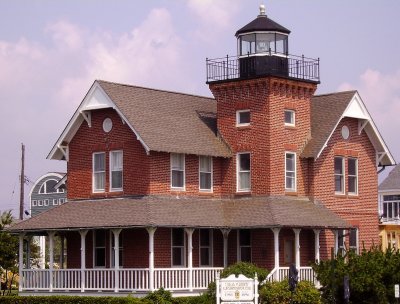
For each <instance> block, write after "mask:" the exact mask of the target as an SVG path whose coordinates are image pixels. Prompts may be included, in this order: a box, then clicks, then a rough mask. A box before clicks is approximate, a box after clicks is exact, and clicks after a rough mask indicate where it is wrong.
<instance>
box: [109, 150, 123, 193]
mask: <svg viewBox="0 0 400 304" xmlns="http://www.w3.org/2000/svg"><path fill="white" fill-rule="evenodd" d="M114 153H121V155H122V156H121V157H122V167H121V170H113V169H112V167H111V166H112V163H113V157H114V156H113V154H114ZM109 156H110V157H109V159H110V164H109V165H110V172H109V175H110V192H117V191H123V189H124V152H123V151H122V150H113V151H110V155H109ZM119 171H121V186H122V187H120V188H113V187H112V181H113V179H112V173H113V172H119Z"/></svg>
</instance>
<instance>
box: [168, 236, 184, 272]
mask: <svg viewBox="0 0 400 304" xmlns="http://www.w3.org/2000/svg"><path fill="white" fill-rule="evenodd" d="M173 229H182V230H183V265H174V264H173V263H174V251H173V249H174V248H175V247H176V248H182V246H174V243H173V233H172V231H173ZM182 267H186V231H185V229H184V228H171V268H182Z"/></svg>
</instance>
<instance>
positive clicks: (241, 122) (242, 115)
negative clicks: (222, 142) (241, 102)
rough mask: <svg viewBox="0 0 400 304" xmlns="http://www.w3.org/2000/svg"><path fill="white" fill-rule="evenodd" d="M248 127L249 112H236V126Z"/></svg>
mask: <svg viewBox="0 0 400 304" xmlns="http://www.w3.org/2000/svg"><path fill="white" fill-rule="evenodd" d="M248 125H250V110H240V111H236V126H240V127H242V126H248Z"/></svg>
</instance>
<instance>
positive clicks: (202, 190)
mask: <svg viewBox="0 0 400 304" xmlns="http://www.w3.org/2000/svg"><path fill="white" fill-rule="evenodd" d="M202 157H209V158H210V159H211V172H206V171H201V163H200V162H201V160H200V159H201V158H202ZM213 163H214V158H213V157H212V156H199V191H201V192H213V191H214V172H213V171H214V164H213ZM171 172H172V170H171ZM201 173H211V188H210V189H202V188H201V182H200V181H201Z"/></svg>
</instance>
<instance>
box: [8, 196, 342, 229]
mask: <svg viewBox="0 0 400 304" xmlns="http://www.w3.org/2000/svg"><path fill="white" fill-rule="evenodd" d="M147 226H156V227H195V228H201V227H203V228H206V227H211V228H262V227H304V228H306V227H308V228H348V227H350V225H349V224H348V223H347V222H346V221H344V220H343V219H341V218H340V217H339V216H338V215H336V214H335V213H333V212H332V211H330V210H329V209H327V208H326V207H324V206H323V205H322V204H315V203H313V202H311V201H310V200H308V199H307V198H296V197H285V196H270V197H257V198H242V199H202V198H181V199H176V198H166V197H142V198H124V199H106V200H92V201H70V202H68V203H65V204H63V205H61V206H58V207H56V208H53V209H50V210H49V211H46V212H43V213H41V214H39V215H37V216H35V217H32V218H31V219H28V220H25V221H23V222H20V223H18V224H16V225H14V226H13V227H11V228H10V230H11V231H13V232H19V231H44V230H50V229H58V230H64V229H79V228H100V227H104V228H112V227H147Z"/></svg>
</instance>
